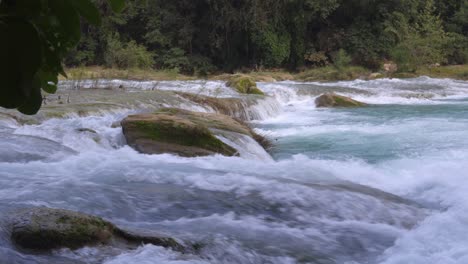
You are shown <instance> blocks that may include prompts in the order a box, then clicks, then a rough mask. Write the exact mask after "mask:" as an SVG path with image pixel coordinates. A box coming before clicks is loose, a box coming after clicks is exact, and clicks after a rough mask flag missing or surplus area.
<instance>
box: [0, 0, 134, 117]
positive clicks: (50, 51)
mask: <svg viewBox="0 0 468 264" xmlns="http://www.w3.org/2000/svg"><path fill="white" fill-rule="evenodd" d="M109 3H110V5H111V6H112V8H113V9H114V10H115V11H121V10H122V9H123V8H124V4H125V3H124V0H109ZM81 18H83V19H84V20H86V21H87V22H88V23H90V24H93V25H100V24H101V16H100V11H99V9H98V8H97V6H96V5H95V4H94V3H93V2H92V1H91V0H3V1H0V36H1V39H2V41H1V42H0V81H1V82H2V84H1V86H0V106H1V107H5V108H10V109H14V108H16V109H18V110H19V111H20V112H22V113H24V114H29V115H31V114H35V113H37V111H39V109H40V107H41V104H42V91H44V92H47V93H55V91H56V90H57V82H58V75H59V74H61V75H63V76H66V74H65V71H64V69H63V66H62V60H63V58H64V57H65V56H66V54H67V53H68V52H69V51H70V50H71V49H72V48H73V47H74V46H75V45H76V44H77V43H78V42H79V41H80V38H81Z"/></svg>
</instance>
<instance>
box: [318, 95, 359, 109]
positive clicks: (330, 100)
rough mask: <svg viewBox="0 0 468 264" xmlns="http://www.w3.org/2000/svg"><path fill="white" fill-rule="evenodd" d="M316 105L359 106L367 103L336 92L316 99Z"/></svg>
mask: <svg viewBox="0 0 468 264" xmlns="http://www.w3.org/2000/svg"><path fill="white" fill-rule="evenodd" d="M315 105H316V106H317V107H359V106H366V105H367V104H365V103H362V102H359V101H356V100H353V99H351V98H349V97H346V96H342V95H337V94H335V93H326V94H322V95H321V96H319V97H318V98H317V99H315Z"/></svg>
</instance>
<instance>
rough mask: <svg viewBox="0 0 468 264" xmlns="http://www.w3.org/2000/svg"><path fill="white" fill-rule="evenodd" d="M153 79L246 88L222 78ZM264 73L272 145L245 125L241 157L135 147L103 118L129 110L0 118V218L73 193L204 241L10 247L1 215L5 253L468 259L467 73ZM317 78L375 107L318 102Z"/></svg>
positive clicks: (75, 259) (145, 259)
mask: <svg viewBox="0 0 468 264" xmlns="http://www.w3.org/2000/svg"><path fill="white" fill-rule="evenodd" d="M112 83H115V84H116V85H121V84H124V85H125V86H129V87H133V88H134V89H135V90H133V91H131V92H138V90H139V89H143V90H145V89H153V88H154V84H152V83H151V82H126V81H112ZM158 85H159V86H160V87H158V89H162V90H178V91H186V92H193V93H202V94H210V95H213V94H212V93H216V94H217V95H219V96H223V97H231V96H239V95H237V94H235V93H234V92H233V91H232V90H229V89H228V88H226V87H224V86H223V84H222V83H220V82H208V83H200V82H167V83H162V84H158ZM220 85H221V86H220ZM102 86H103V87H108V83H105V84H103V85H102ZM259 86H260V88H261V89H263V90H264V91H265V92H266V93H267V94H268V95H270V96H271V98H269V99H268V100H265V101H259V102H258V105H257V106H255V107H252V108H251V109H249V113H251V114H252V116H255V117H257V118H256V119H257V120H253V121H252V125H253V126H254V127H255V129H256V130H257V131H258V132H260V133H264V134H265V135H267V136H268V137H269V138H271V139H272V141H273V143H274V146H273V148H272V149H271V155H272V157H273V159H267V158H265V157H264V156H263V154H262V153H260V152H259V151H258V146H257V145H255V143H254V142H252V141H248V140H244V139H242V138H239V140H238V141H236V143H235V146H236V148H238V149H239V150H240V152H241V157H223V156H211V157H201V158H181V157H177V156H174V155H169V154H164V155H143V154H140V153H137V152H136V151H134V150H132V149H131V148H129V147H128V146H126V145H125V142H124V140H123V138H122V131H121V129H120V128H118V127H115V126H112V124H113V123H114V122H115V121H119V120H121V119H122V118H123V117H125V116H126V115H127V114H129V113H133V112H135V111H138V109H128V110H125V109H123V110H122V109H121V110H119V111H114V112H108V113H102V114H100V115H96V116H88V117H79V116H71V117H69V118H65V119H51V120H48V121H44V122H42V123H40V124H36V125H20V124H18V123H15V121H14V120H7V121H0V137H1V138H2V141H0V146H1V149H0V220H2V219H3V220H4V219H6V218H7V216H8V215H9V213H10V212H12V211H14V210H16V209H18V208H23V207H30V206H49V207H54V208H66V209H71V210H78V211H83V212H86V213H90V214H95V215H99V216H101V217H104V218H106V219H109V220H111V221H113V222H115V223H116V224H118V225H119V226H122V227H126V228H137V229H142V230H148V231H161V232H163V233H166V234H167V235H169V236H173V237H176V238H178V239H180V240H181V241H187V242H190V243H200V244H202V245H204V247H203V248H202V250H201V251H200V252H199V253H197V254H181V253H178V252H173V251H170V250H166V249H163V248H160V247H155V246H151V245H145V246H141V247H140V248H138V249H136V250H126V251H123V252H122V251H121V250H119V251H116V250H115V249H113V248H109V247H100V248H84V249H80V250H75V251H70V250H58V251H54V252H52V253H50V254H45V255H44V254H42V255H41V254H31V253H28V252H22V251H20V250H18V249H17V248H16V247H15V246H14V245H12V244H11V242H10V241H9V238H8V230H7V228H6V226H5V225H0V260H2V261H3V262H1V261H0V263H2V264H3V263H80V264H81V263H107V264H116V263H119V264H120V263H122V264H124V263H125V264H126V263H170V264H185V263H204V264H205V263H275V264H276V263H278V264H284V263H313V264H357V263H359V264H377V263H383V264H399V263H414V264H423V263H428V262H430V263H441V264H452V263H460V264H464V263H468V236H466V233H468V222H467V219H468V198H467V196H466V194H467V193H468V140H466V131H468V100H467V98H468V82H461V81H454V80H440V79H430V78H425V77H423V78H418V79H410V80H398V79H393V80H378V81H362V80H356V81H352V82H339V83H327V84H319V83H294V82H280V83H259ZM326 91H335V92H338V93H340V94H343V95H348V96H352V97H353V98H356V99H358V100H362V101H364V102H366V103H369V104H371V106H369V107H365V108H356V109H317V108H315V106H314V100H315V98H316V97H317V96H318V95H319V94H321V93H323V92H326ZM188 107H190V106H188ZM193 109H200V108H199V107H198V108H196V107H195V106H194V107H193ZM83 127H85V128H90V129H93V130H95V131H96V132H97V134H98V135H99V140H96V139H95V137H96V135H94V134H87V133H81V132H77V129H78V128H83ZM6 150H8V151H6ZM12 153H14V155H12Z"/></svg>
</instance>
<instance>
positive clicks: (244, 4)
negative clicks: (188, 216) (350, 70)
mask: <svg viewBox="0 0 468 264" xmlns="http://www.w3.org/2000/svg"><path fill="white" fill-rule="evenodd" d="M109 1H110V3H111V4H110V5H108V4H107V2H106V0H48V1H45V0H41V1H39V0H34V1H32V0H3V1H1V2H0V33H1V34H2V39H8V40H9V41H7V42H3V43H1V44H0V45H1V48H2V54H1V56H2V57H1V59H2V62H5V65H8V66H2V67H3V68H2V69H1V70H2V72H1V73H0V74H1V76H0V77H4V78H3V79H4V83H8V84H9V85H5V86H4V87H8V88H2V94H1V95H2V96H1V98H0V103H1V105H2V106H5V107H8V108H18V107H20V106H22V105H23V104H27V105H30V104H32V102H34V104H35V107H28V108H26V107H24V108H21V109H23V111H24V112H29V113H32V112H34V111H36V109H37V108H38V106H40V105H38V104H39V96H38V95H40V91H41V89H39V88H38V87H41V88H42V90H45V91H49V92H52V91H54V90H55V88H54V86H55V84H56V76H57V74H58V73H62V74H64V73H63V69H62V65H61V62H62V61H63V60H64V59H65V63H66V65H68V66H78V65H106V66H108V67H118V68H129V67H141V68H148V67H153V68H155V69H164V70H170V71H173V72H178V73H184V74H196V75H207V74H211V73H214V72H217V71H226V72H233V71H236V70H243V69H262V68H277V67H284V68H289V69H291V70H297V69H302V68H303V66H313V67H323V66H327V65H328V64H330V63H333V64H334V65H335V66H336V67H337V68H340V67H343V66H342V65H346V64H353V65H356V66H363V67H366V68H370V69H373V70H379V69H380V67H381V65H382V64H383V63H384V62H385V61H388V60H394V61H396V62H397V63H398V64H400V67H399V69H400V71H414V70H416V69H417V68H419V67H422V66H428V65H434V64H460V63H467V60H468V58H467V56H468V51H467V46H468V45H467V43H468V37H467V36H468V0H441V1H435V0H411V1H408V0H389V1H378V0H366V1H363V0H255V1H247V0H224V1H213V0H177V1H166V0H132V1H126V4H127V5H126V9H125V12H123V13H113V12H112V11H111V8H113V10H122V8H123V2H124V0H109ZM99 14H104V16H103V17H102V19H101V18H100V17H99ZM80 18H81V19H80ZM99 24H100V26H99V27H93V26H92V25H99ZM3 36H5V38H3ZM80 37H81V38H80ZM26 43H27V44H26ZM33 43H36V44H37V43H39V44H38V45H32V44H33ZM59 44H60V45H59ZM31 46H34V47H33V48H30V47H31ZM7 51H8V52H7ZM10 51H11V52H10ZM32 53H33V54H32ZM67 54H68V55H67ZM337 54H346V55H347V56H341V58H342V59H344V58H345V59H346V60H344V61H343V60H339V61H337V58H336V55H337ZM13 60H15V61H13ZM25 60H27V61H28V63H25ZM343 62H346V63H343ZM20 68H21V72H20V71H19V69H20ZM37 80H39V81H37ZM38 84H39V85H38ZM20 87H21V88H20ZM38 90H39V92H38Z"/></svg>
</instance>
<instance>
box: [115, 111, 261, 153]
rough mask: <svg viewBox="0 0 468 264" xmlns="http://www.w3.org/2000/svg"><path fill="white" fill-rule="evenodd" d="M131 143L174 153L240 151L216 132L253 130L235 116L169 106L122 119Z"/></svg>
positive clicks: (139, 148)
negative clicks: (221, 138) (222, 139)
mask: <svg viewBox="0 0 468 264" xmlns="http://www.w3.org/2000/svg"><path fill="white" fill-rule="evenodd" d="M121 123H122V129H123V133H124V135H125V138H126V140H127V143H128V144H129V145H130V146H131V147H133V148H134V149H136V150H137V151H139V152H142V153H146V154H161V153H172V154H177V155H180V156H184V157H196V156H207V155H213V154H222V155H226V156H234V155H237V151H236V150H235V149H234V148H232V147H230V146H229V145H227V144H225V143H223V142H222V141H221V140H220V139H218V138H217V137H216V135H222V134H223V131H227V132H235V133H240V134H244V135H249V136H252V135H251V132H250V131H251V130H250V129H249V128H248V127H247V126H245V125H244V124H241V123H240V122H238V121H236V120H234V119H233V118H231V117H229V116H226V115H222V114H213V113H198V112H191V111H187V110H182V109H175V108H165V109H161V110H159V111H158V112H156V113H153V114H140V115H131V116H128V117H127V118H125V119H124V120H123V121H122V122H121Z"/></svg>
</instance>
